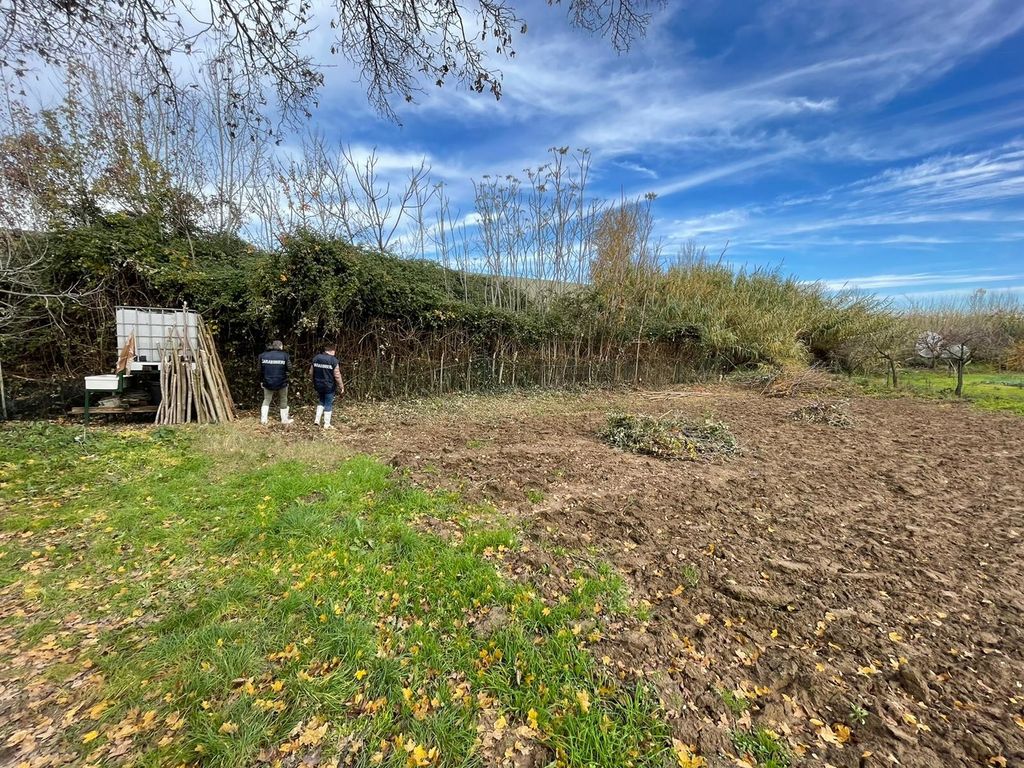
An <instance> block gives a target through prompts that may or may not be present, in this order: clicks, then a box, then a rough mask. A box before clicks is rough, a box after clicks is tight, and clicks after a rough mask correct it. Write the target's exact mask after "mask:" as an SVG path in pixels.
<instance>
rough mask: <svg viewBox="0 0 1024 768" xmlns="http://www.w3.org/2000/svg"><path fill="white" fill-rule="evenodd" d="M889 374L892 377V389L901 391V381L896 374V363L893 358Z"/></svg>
mask: <svg viewBox="0 0 1024 768" xmlns="http://www.w3.org/2000/svg"><path fill="white" fill-rule="evenodd" d="M889 372H890V374H891V375H892V388H893V389H899V388H900V380H899V377H898V376H897V373H896V361H895V360H893V359H892V358H891V357H890V358H889Z"/></svg>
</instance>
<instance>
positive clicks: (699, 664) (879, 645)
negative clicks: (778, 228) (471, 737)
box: [260, 389, 1024, 768]
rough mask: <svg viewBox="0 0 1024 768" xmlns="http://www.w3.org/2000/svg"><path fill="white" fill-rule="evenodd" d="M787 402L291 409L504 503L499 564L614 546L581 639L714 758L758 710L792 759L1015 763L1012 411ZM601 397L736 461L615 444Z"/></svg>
mask: <svg viewBox="0 0 1024 768" xmlns="http://www.w3.org/2000/svg"><path fill="white" fill-rule="evenodd" d="M799 404H800V402H799V401H798V400H793V399H769V398H764V397H761V396H758V395H755V394H751V393H748V392H745V391H733V390H728V389H715V390H710V391H698V392H689V393H647V394H643V393H641V394H626V395H623V394H619V395H614V394H596V395H581V396H576V395H564V396H555V395H544V396H524V397H500V398H499V397H494V398H479V397H477V398H454V399H453V400H451V401H449V402H447V403H444V404H442V405H434V406H430V407H426V408H424V407H414V406H409V405H401V404H391V405H381V406H369V405H360V406H352V407H349V408H346V409H344V410H343V411H338V412H337V415H338V418H337V419H336V426H337V429H336V430H335V431H334V432H333V433H330V434H328V435H323V436H321V435H320V434H319V433H318V432H315V431H314V429H313V427H312V425H307V424H305V423H303V424H299V423H296V425H295V427H294V428H292V429H291V430H290V431H289V433H288V437H287V438H286V440H288V441H292V440H305V439H307V438H309V437H310V436H312V437H314V439H315V440H316V441H317V442H318V443H319V444H320V445H321V447H322V448H323V449H324V450H329V449H330V447H331V446H332V445H336V446H337V447H338V448H339V449H341V448H343V447H344V448H348V449H352V450H358V451H369V452H371V453H374V454H377V455H379V456H382V457H384V458H386V459H387V460H389V461H391V462H392V463H393V464H394V465H396V466H398V467H400V468H403V469H405V470H407V471H408V472H409V474H410V475H411V477H412V478H413V479H414V480H416V481H417V482H419V483H422V484H424V485H426V486H431V487H434V486H441V487H450V488H455V489H458V490H459V491H461V492H462V493H463V495H464V496H465V497H466V498H468V499H470V500H479V501H483V500H487V501H490V502H492V503H493V504H495V505H496V506H497V507H498V508H499V509H500V510H502V511H506V512H507V513H508V514H509V515H515V516H516V517H517V518H519V519H520V520H521V522H522V524H523V525H524V528H525V531H526V533H525V536H526V539H527V547H526V551H525V552H523V553H520V554H517V555H515V557H514V558H510V559H509V561H508V562H506V563H505V568H506V569H507V570H508V571H509V572H510V573H512V574H513V575H516V576H520V577H524V578H529V579H530V580H533V581H534V582H536V583H538V584H539V585H541V589H545V586H544V585H545V584H550V586H551V589H552V591H555V590H556V588H557V585H558V582H559V581H561V580H564V579H565V578H566V573H567V570H568V568H569V566H570V564H571V563H572V562H577V563H578V562H579V561H580V559H581V558H582V559H583V560H586V559H587V558H595V559H602V560H606V561H609V562H611V563H612V564H613V565H614V567H615V568H616V569H617V570H618V571H619V572H620V573H621V574H623V575H624V576H625V577H626V579H627V581H628V583H629V586H630V588H631V590H632V594H633V597H634V599H635V600H636V601H637V603H638V606H639V610H638V612H637V613H638V617H637V618H636V619H635V620H630V621H627V622H618V623H613V624H611V625H607V624H602V625H599V628H600V631H601V632H602V633H603V636H604V639H603V640H601V641H600V643H599V644H598V646H597V649H596V651H597V653H598V655H599V656H600V655H601V654H606V655H607V657H608V659H607V660H606V663H609V664H612V665H615V666H616V667H617V668H618V669H619V671H620V674H621V675H623V676H626V677H628V676H631V675H632V676H636V677H638V678H641V677H642V678H645V679H647V680H649V681H650V682H652V683H653V684H654V685H655V686H656V687H657V688H658V690H659V691H660V693H661V698H662V701H663V703H664V706H665V707H666V709H667V710H668V718H669V721H670V723H671V725H672V728H673V731H674V732H675V734H676V735H677V736H678V737H679V738H680V739H682V740H683V741H686V742H688V743H696V745H697V747H698V748H699V751H700V753H701V754H702V755H704V756H705V757H706V758H707V759H708V760H709V764H710V765H719V764H721V765H731V764H736V763H737V762H738V764H740V765H743V764H744V763H743V762H742V761H737V760H736V759H735V751H736V750H735V748H734V747H733V744H732V739H731V734H732V733H733V732H734V731H735V730H736V729H751V728H755V729H756V728H757V727H758V726H761V727H765V728H770V729H772V730H773V731H775V732H776V733H778V734H780V736H781V737H782V738H783V739H784V740H785V741H786V742H788V744H789V746H790V748H791V749H792V750H793V751H794V764H797V765H823V764H830V765H834V766H883V765H902V766H920V767H922V768H923V767H924V766H958V765H996V766H999V765H1004V766H1005V765H1010V766H1013V765H1024V719H1022V712H1024V565H1022V563H1024V422H1022V421H1021V420H1020V418H1019V417H1016V416H1012V415H1002V414H995V413H982V412H978V411H974V410H970V409H969V408H967V407H966V406H961V405H960V404H943V403H934V402H925V401H918V400H909V399H903V400H889V401H886V400H874V399H868V398H855V399H853V400H852V401H851V402H850V405H849V407H850V412H851V413H852V415H853V418H854V422H855V423H854V426H853V427H852V428H850V429H837V428H833V427H829V426H824V425H816V424H807V423H800V422H796V421H793V420H792V419H791V418H790V414H791V413H792V412H793V411H794V410H795V409H796V408H797V407H798V405H799ZM614 407H618V408H628V409H630V410H635V411H638V412H643V413H650V414H656V415H661V414H665V413H668V412H671V413H673V414H681V415H684V416H690V417H693V418H694V419H697V420H700V419H702V418H703V417H704V416H706V415H713V416H714V417H715V418H719V419H722V420H724V421H725V422H726V423H727V424H729V425H730V427H731V428H732V431H733V432H734V434H735V435H736V437H737V439H738V441H739V443H740V446H741V449H742V454H741V455H740V456H738V457H734V458H731V459H728V460H723V461H719V462H714V463H704V462H700V463H698V462H689V461H679V462H670V461H664V460H660V459H655V458H648V457H643V456H637V455H632V454H625V453H622V452H619V451H616V450H614V449H612V448H610V447H608V446H607V445H605V444H604V443H602V442H601V440H600V439H599V438H598V437H597V432H598V430H599V428H600V427H601V425H602V423H603V421H604V417H605V414H606V413H607V411H608V410H609V409H611V408H614ZM298 418H300V419H302V420H303V421H304V422H305V421H308V416H307V415H306V414H305V413H304V412H302V413H300V414H299V417H298ZM277 430H280V427H279V426H278V427H277V428H276V430H275V431H277ZM260 431H262V430H260ZM449 533H451V535H458V532H457V531H452V532H449ZM644 601H646V603H645V602H644ZM647 603H649V607H648V605H647ZM583 629H584V630H590V628H586V627H585V628H583ZM723 691H724V692H725V694H724V695H723ZM847 727H848V728H849V729H850V731H849V732H847V731H846V730H845V728H847Z"/></svg>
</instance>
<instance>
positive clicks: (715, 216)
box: [311, 0, 1024, 298]
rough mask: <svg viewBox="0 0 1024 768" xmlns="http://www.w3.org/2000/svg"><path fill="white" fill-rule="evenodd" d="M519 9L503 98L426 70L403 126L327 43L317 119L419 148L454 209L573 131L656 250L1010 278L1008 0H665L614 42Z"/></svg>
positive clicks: (1018, 198)
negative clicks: (384, 112)
mask: <svg viewBox="0 0 1024 768" xmlns="http://www.w3.org/2000/svg"><path fill="white" fill-rule="evenodd" d="M519 8H520V12H521V15H523V16H524V17H525V19H526V21H527V22H528V24H529V33H528V34H527V35H526V36H525V37H522V38H520V39H519V41H518V45H517V53H518V55H517V57H516V58H515V59H513V60H510V61H501V62H498V63H499V66H500V68H501V70H502V72H503V74H504V95H503V97H502V99H501V101H500V102H495V101H494V99H493V97H491V96H489V95H486V94H483V95H481V94H474V93H470V92H468V91H466V90H465V89H460V88H458V87H457V86H446V87H445V88H443V89H436V88H433V87H432V86H431V87H430V89H429V90H426V91H425V92H424V93H423V94H422V95H421V96H420V97H419V98H418V99H417V100H416V101H415V102H414V103H412V104H401V105H398V106H397V108H398V111H399V115H400V119H401V124H400V125H398V124H395V123H391V122H388V121H386V120H383V119H381V118H379V117H378V116H376V115H375V114H373V112H372V111H370V109H369V108H368V106H367V104H366V99H365V95H364V92H363V88H362V86H361V85H360V84H359V83H358V81H357V78H356V75H355V73H353V72H352V71H351V70H350V69H349V68H348V67H347V66H346V65H345V64H344V63H343V62H340V61H338V60H337V59H334V60H333V63H334V65H335V66H333V67H331V68H330V69H328V70H327V73H326V88H325V90H324V93H323V94H322V98H321V106H320V108H319V110H317V112H316V115H315V118H314V121H315V123H316V128H317V129H318V130H319V131H321V132H322V133H324V134H325V135H326V137H327V138H329V139H331V140H338V141H342V142H345V143H351V144H353V145H357V146H362V147H368V146H376V147H377V149H378V152H379V153H380V155H381V158H382V163H383V164H384V165H385V166H387V167H393V168H396V169H397V168H402V167H407V166H409V165H412V164H414V163H415V162H416V161H417V159H418V158H419V157H421V156H425V157H426V158H427V159H428V161H429V162H430V163H431V165H432V167H433V172H434V175H435V176H438V177H441V178H443V179H445V181H447V182H448V184H449V185H450V188H451V189H452V190H453V191H454V194H455V197H456V203H457V204H458V205H461V206H463V208H464V209H465V210H467V211H468V210H469V207H470V198H469V186H468V181H469V179H471V178H479V177H480V176H482V175H483V174H485V173H492V174H493V173H520V172H521V171H522V169H524V168H526V167H528V166H536V165H539V164H540V163H542V162H544V160H545V156H546V151H547V148H548V147H552V146H561V145H568V146H571V147H587V148H589V149H590V150H591V151H592V152H593V156H594V185H593V190H594V193H595V194H596V195H598V196H601V197H606V198H618V197H619V195H620V194H622V193H625V194H626V195H627V196H633V195H641V194H643V193H645V192H656V193H657V194H658V199H657V201H656V203H655V208H654V210H655V215H656V216H657V222H658V223H657V228H658V229H657V231H658V235H659V236H660V237H662V238H663V239H664V241H665V244H666V249H667V252H668V253H670V254H671V253H672V252H673V251H675V250H677V249H678V248H679V247H680V246H681V245H682V244H683V243H684V242H686V241H687V240H689V239H695V240H696V241H697V242H698V243H699V244H701V245H704V246H707V248H708V249H709V251H711V252H714V253H717V252H719V251H721V250H722V249H723V248H725V247H726V245H728V250H727V257H726V258H727V259H728V260H729V261H730V262H732V263H734V264H738V265H760V264H770V265H782V267H783V269H784V270H785V271H787V272H792V273H794V274H796V275H798V276H799V277H801V278H804V279H808V280H824V281H826V282H827V283H828V284H830V285H833V286H836V287H838V286H841V285H844V284H849V285H851V286H860V287H863V288H866V289H871V290H874V291H876V292H879V293H882V294H889V295H893V296H911V297H914V298H930V297H936V296H942V295H947V294H948V293H950V292H961V291H971V290H975V289H977V288H985V289H988V290H1000V291H1002V290H1012V291H1020V292H1024V249H1022V247H1021V244H1022V243H1024V66H1022V65H1024V4H1022V3H1021V2H1020V1H1019V0H1011V1H1009V2H1004V1H1002V0H990V1H988V2H983V1H978V0H975V1H973V2H963V0H900V2H893V1H892V0H886V1H884V2H880V1H878V0H860V1H858V2H853V1H848V0H824V1H820V2H808V1H802V2H797V1H795V0H779V1H777V2H771V3H760V4H757V3H752V2H716V1H714V0H692V1H691V2H670V3H669V4H668V7H667V8H666V9H664V10H663V11H660V12H658V13H657V15H656V16H655V18H654V20H653V23H652V26H651V27H650V29H649V31H648V35H647V37H646V38H645V39H643V40H640V41H639V42H637V43H636V44H635V45H634V47H633V49H632V50H631V51H630V52H629V53H628V54H626V55H618V54H616V53H615V52H614V51H613V50H612V48H611V46H610V44H609V43H608V42H607V41H604V40H601V39H599V38H595V37H592V36H590V35H588V34H587V33H585V32H581V31H579V30H574V29H572V28H570V26H569V24H568V23H567V21H566V20H565V17H564V11H560V10H559V9H558V8H557V7H556V8H554V9H552V8H549V7H548V6H547V4H546V3H545V2H540V1H539V0H524V2H523V3H522V4H521V5H520V6H519ZM320 34H321V33H319V32H318V33H317V35H314V39H313V40H312V41H311V47H312V48H314V49H316V48H319V47H320V44H321V43H323V42H324V40H326V33H323V34H324V36H323V38H319V37H318V35H320ZM328 58H329V57H328Z"/></svg>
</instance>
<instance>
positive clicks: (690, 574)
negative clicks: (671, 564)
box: [682, 563, 700, 589]
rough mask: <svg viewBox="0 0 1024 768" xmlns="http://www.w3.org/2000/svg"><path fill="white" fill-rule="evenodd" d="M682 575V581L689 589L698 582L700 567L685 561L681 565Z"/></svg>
mask: <svg viewBox="0 0 1024 768" xmlns="http://www.w3.org/2000/svg"><path fill="white" fill-rule="evenodd" d="M682 576H683V583H684V584H685V585H686V586H688V587H689V588H690V589H693V588H695V587H696V586H698V585H699V584H700V569H699V568H698V567H697V566H695V565H694V564H693V563H687V564H686V565H684V566H683V572H682Z"/></svg>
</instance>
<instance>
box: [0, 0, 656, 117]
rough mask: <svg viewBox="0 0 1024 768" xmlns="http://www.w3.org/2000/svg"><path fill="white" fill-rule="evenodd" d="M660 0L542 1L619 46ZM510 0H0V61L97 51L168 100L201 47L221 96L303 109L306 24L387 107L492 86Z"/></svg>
mask: <svg viewBox="0 0 1024 768" xmlns="http://www.w3.org/2000/svg"><path fill="white" fill-rule="evenodd" d="M663 3H664V0H614V1H611V0H564V2H563V0H548V5H551V6H560V7H564V8H565V9H566V11H567V14H568V17H569V20H570V22H571V23H572V24H573V25H574V26H576V27H579V28H581V29H584V30H589V31H591V32H594V33H596V34H599V35H602V36H604V37H606V38H608V39H610V40H611V42H612V44H613V45H614V46H615V48H616V49H617V50H620V51H624V50H626V49H628V48H629V46H630V44H631V43H632V41H633V40H635V39H636V38H637V37H638V36H641V35H643V34H644V31H645V30H646V27H647V24H648V22H649V19H650V13H651V11H652V10H653V8H654V7H655V6H658V5H662V4H663ZM514 5H518V3H517V2H515V0H403V1H402V2H393V1H392V0H332V1H331V2H328V3H323V4H320V3H313V2H312V0H209V3H193V2H190V1H189V0H89V2H68V1H67V0H0V68H3V69H7V70H12V71H14V72H15V73H17V74H19V75H24V74H25V73H26V72H28V71H30V70H31V69H32V68H33V66H34V65H35V64H36V63H38V62H42V63H43V64H46V65H50V66H55V67H67V66H69V65H73V63H74V60H75V59H77V58H80V57H81V56H83V55H88V54H91V53H94V52H95V53H104V54H108V55H110V56H112V57H113V58H114V59H115V60H119V61H121V62H123V63H125V64H126V65H127V64H128V63H129V62H131V63H132V64H138V63H140V62H141V63H143V64H144V65H145V66H147V67H148V68H149V72H150V74H151V76H152V81H153V87H154V91H157V92H158V93H160V95H162V96H163V97H164V98H167V99H168V100H174V99H175V98H176V97H177V96H179V95H181V94H182V93H183V92H184V91H185V90H186V89H187V88H189V87H190V85H191V84H190V83H187V82H182V81H181V80H180V79H179V76H178V74H177V72H176V69H177V67H176V64H177V63H178V62H181V61H183V60H184V58H185V57H188V56H190V55H192V54H194V53H196V52H200V51H202V52H203V53H204V54H207V55H210V56H212V57H213V59H214V60H215V61H217V62H219V63H220V64H222V65H223V66H224V68H225V75H224V76H225V78H227V81H229V82H230V83H231V85H232V93H231V99H232V102H233V104H234V105H235V106H236V107H237V108H238V109H240V110H243V111H248V112H251V113H257V112H259V111H260V110H261V109H262V108H263V107H265V106H266V104H267V102H268V97H267V95H266V94H265V91H264V89H265V86H270V88H271V89H272V91H273V93H274V98H275V101H276V104H275V105H274V106H276V107H277V108H279V109H280V110H281V111H282V112H283V113H284V114H287V115H294V114H296V113H299V114H303V113H305V114H308V111H309V107H310V106H311V105H312V104H314V103H315V100H316V95H317V93H318V91H319V89H320V87H321V85H322V84H323V74H322V64H323V63H322V62H317V61H313V60H312V59H311V57H310V56H308V55H307V53H306V48H305V45H306V41H307V40H308V38H309V36H310V33H311V32H312V31H313V30H314V29H317V28H319V29H330V30H331V31H332V33H331V34H332V40H331V52H332V53H335V54H340V55H342V56H344V57H345V58H347V59H348V60H349V61H351V62H352V63H353V64H355V66H356V67H357V68H358V69H359V71H360V73H361V76H362V78H363V80H364V82H365V83H366V85H367V96H368V99H369V101H370V103H371V104H373V105H374V106H375V107H376V108H377V109H378V110H380V111H381V112H382V113H384V114H387V115H389V116H392V117H394V111H393V108H392V106H391V99H392V97H394V96H398V97H400V98H403V99H405V100H407V101H408V100H411V99H412V98H413V95H414V93H415V92H417V91H418V90H419V89H420V88H421V85H422V83H423V82H427V83H432V84H436V85H438V86H441V85H443V84H444V83H446V82H448V81H449V80H456V81H458V82H460V83H463V84H465V85H468V86H469V87H471V88H472V89H473V90H474V91H477V92H483V91H489V92H490V93H492V94H493V95H494V96H495V97H496V98H497V97H500V95H501V73H500V72H499V71H498V70H497V69H496V68H495V66H494V65H493V63H492V61H491V58H492V56H495V55H497V56H506V57H512V56H514V55H515V50H514V43H515V39H516V35H521V34H525V32H526V24H525V22H524V21H523V20H522V19H521V17H520V15H519V13H518V12H517V10H516V8H515V7H514Z"/></svg>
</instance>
